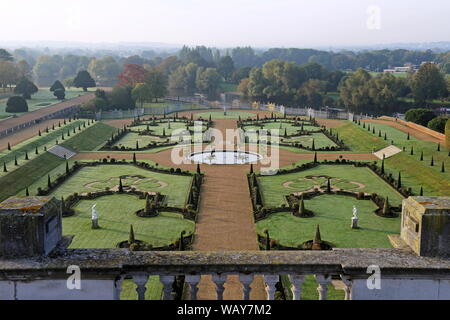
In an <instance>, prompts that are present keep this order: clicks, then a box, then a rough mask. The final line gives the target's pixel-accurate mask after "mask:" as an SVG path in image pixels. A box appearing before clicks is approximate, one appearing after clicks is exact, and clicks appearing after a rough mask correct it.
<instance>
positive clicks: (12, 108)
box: [5, 96, 28, 113]
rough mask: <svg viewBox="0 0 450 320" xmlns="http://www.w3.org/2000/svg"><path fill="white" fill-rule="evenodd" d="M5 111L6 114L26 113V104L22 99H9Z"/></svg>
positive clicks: (15, 97) (18, 97)
mask: <svg viewBox="0 0 450 320" xmlns="http://www.w3.org/2000/svg"><path fill="white" fill-rule="evenodd" d="M5 111H6V112H8V113H19V112H28V103H27V101H26V100H25V99H24V98H23V97H20V96H14V97H10V98H9V99H8V101H7V102H6V109H5Z"/></svg>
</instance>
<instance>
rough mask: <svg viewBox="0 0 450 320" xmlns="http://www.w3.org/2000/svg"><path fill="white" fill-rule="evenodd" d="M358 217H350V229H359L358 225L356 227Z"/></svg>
mask: <svg viewBox="0 0 450 320" xmlns="http://www.w3.org/2000/svg"><path fill="white" fill-rule="evenodd" d="M358 220H359V219H358V218H357V217H353V218H352V226H351V227H352V229H359V227H358Z"/></svg>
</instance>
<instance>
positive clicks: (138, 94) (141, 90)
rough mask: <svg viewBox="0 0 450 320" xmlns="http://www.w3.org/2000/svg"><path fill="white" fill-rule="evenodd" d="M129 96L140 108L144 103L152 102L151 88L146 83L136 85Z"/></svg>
mask: <svg viewBox="0 0 450 320" xmlns="http://www.w3.org/2000/svg"><path fill="white" fill-rule="evenodd" d="M131 96H132V97H133V100H134V101H135V102H138V103H139V104H140V106H141V108H142V107H144V103H146V102H149V101H152V99H153V93H152V88H151V87H150V86H149V85H148V84H147V83H138V84H137V85H136V86H135V87H134V88H133V90H132V91H131Z"/></svg>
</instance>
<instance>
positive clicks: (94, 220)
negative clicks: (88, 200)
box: [92, 204, 100, 229]
mask: <svg viewBox="0 0 450 320" xmlns="http://www.w3.org/2000/svg"><path fill="white" fill-rule="evenodd" d="M96 207H97V204H94V205H93V206H92V229H99V228H100V227H99V225H98V213H97V209H96Z"/></svg>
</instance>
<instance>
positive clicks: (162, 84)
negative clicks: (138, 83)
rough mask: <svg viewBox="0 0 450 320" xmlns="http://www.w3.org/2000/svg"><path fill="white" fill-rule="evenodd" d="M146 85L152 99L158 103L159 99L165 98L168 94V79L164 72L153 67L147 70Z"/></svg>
mask: <svg viewBox="0 0 450 320" xmlns="http://www.w3.org/2000/svg"><path fill="white" fill-rule="evenodd" d="M147 71H148V72H147V74H146V76H145V83H146V84H147V85H148V86H149V88H150V91H151V95H152V97H153V98H154V99H155V100H156V102H158V99H159V98H163V97H164V96H165V95H166V94H167V86H168V83H167V78H166V75H165V74H164V72H163V71H161V70H160V69H158V68H155V67H152V68H149V69H147Z"/></svg>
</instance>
